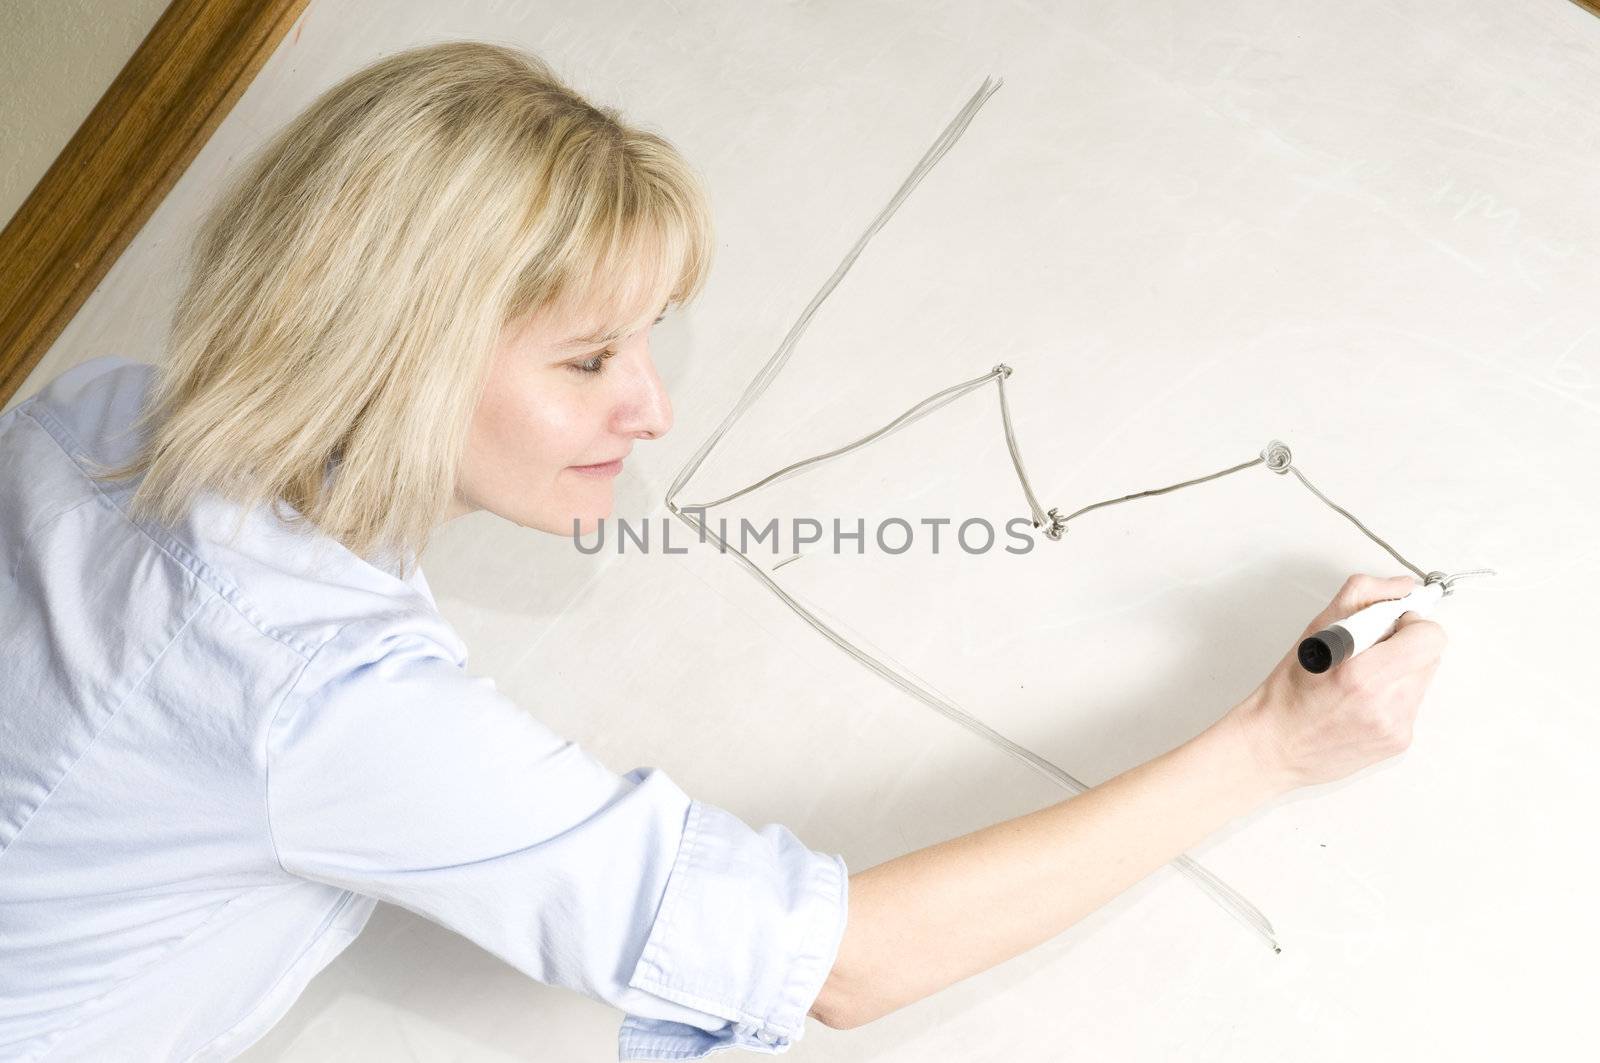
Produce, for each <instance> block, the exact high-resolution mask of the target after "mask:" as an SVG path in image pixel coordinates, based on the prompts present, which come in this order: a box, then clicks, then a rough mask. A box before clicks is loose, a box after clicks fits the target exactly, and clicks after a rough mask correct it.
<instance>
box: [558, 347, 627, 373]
mask: <svg viewBox="0 0 1600 1063" xmlns="http://www.w3.org/2000/svg"><path fill="white" fill-rule="evenodd" d="M616 353H617V352H616V351H613V350H611V349H610V348H607V349H606V350H603V351H601V352H600V353H599V354H597V355H595V356H594V357H593V358H585V359H584V360H583V361H581V362H569V363H567V368H568V369H575V370H577V371H578V372H580V373H598V372H601V371H602V370H604V369H605V361H606V359H607V358H610V357H612V356H613V355H615V354H616Z"/></svg>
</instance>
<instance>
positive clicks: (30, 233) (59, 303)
mask: <svg viewBox="0 0 1600 1063" xmlns="http://www.w3.org/2000/svg"><path fill="white" fill-rule="evenodd" d="M307 2H308V0H172V2H171V3H170V4H168V5H167V9H166V11H165V12H164V13H163V14H162V16H161V18H160V19H158V20H157V21H156V24H155V26H154V27H152V28H151V30H150V33H149V34H148V35H147V36H146V37H145V39H144V41H143V43H141V44H140V45H139V49H138V51H136V52H134V54H133V57H132V58H131V59H129V60H128V64H127V65H126V66H124V67H123V68H122V71H121V73H119V74H118V75H117V78H116V80H115V81H113V82H112V83H111V87H110V88H108V89H106V92H105V95H103V96H101V97H100V102H99V103H97V104H95V107H94V110H93V111H91V112H90V113H89V117H88V118H86V119H84V122H83V124H82V125H81V126H79V127H78V131H77V132H76V133H75V134H73V137H72V140H70V141H69V142H68V143H67V146H66V148H65V149H63V150H62V152H61V154H60V155H59V156H57V157H56V160H55V162H54V163H52V164H51V166H50V169H49V170H47V171H46V172H45V175H44V177H43V178H42V179H40V181H39V183H38V185H37V186H35V187H34V189H33V192H32V193H31V194H30V195H29V196H28V198H27V199H26V200H25V201H24V202H23V204H22V206H21V208H20V209H18V211H17V213H16V215H15V216H14V217H13V218H12V219H11V221H10V223H9V224H8V225H6V227H5V229H4V231H0V405H3V404H4V403H5V402H6V401H8V400H9V399H10V398H11V396H12V395H13V394H14V393H15V392H16V390H17V388H19V387H21V386H22V382H23V381H24V380H25V379H27V376H28V374H29V373H30V372H32V371H33V367H34V366H35V365H37V364H38V363H39V359H40V358H42V357H43V356H44V353H45V351H47V350H49V348H50V345H51V344H52V343H54V342H55V340H56V337H58V336H59V335H61V330H62V329H64V328H66V326H67V322H69V321H71V320H72V317H73V315H74V314H76V313H77V312H78V309H79V308H80V307H81V306H82V305H83V302H84V300H85V299H87V298H88V297H89V293H90V292H92V291H93V290H94V287H95V285H97V284H99V283H100V281H101V279H102V278H104V277H105V275H106V271H107V270H109V269H110V268H111V265H112V263H114V262H115V261H116V260H117V256H119V255H120V254H122V251H123V249H124V248H126V247H127V246H128V242H129V241H130V240H132V239H133V236H134V234H135V233H137V232H138V231H139V229H140V228H141V227H143V225H144V223H145V222H146V221H147V220H149V218H150V215H151V214H152V213H154V212H155V209H156V207H157V206H158V205H159V204H160V203H161V200H162V199H163V198H164V197H165V196H166V194H167V193H168V192H169V191H170V190H171V188H172V186H173V184H174V183H176V181H177V180H178V177H179V176H180V175H181V174H182V173H183V171H184V170H185V169H186V168H187V167H188V166H189V163H190V162H192V161H193V160H194V157H195V155H196V154H198V153H199V151H200V148H201V147H202V146H203V145H204V144H205V142H206V141H207V140H208V139H209V138H210V137H211V134H212V132H213V131H214V130H215V129H216V127H217V125H218V124H219V123H220V122H221V121H222V119H223V118H224V117H225V116H226V115H227V113H228V112H229V111H230V110H231V109H232V108H233V105H234V103H235V101H237V100H238V98H239V96H240V94H242V93H243V92H244V90H245V88H246V86H248V85H249V84H250V82H251V81H252V80H253V79H254V78H255V76H256V73H257V72H258V71H259V70H260V69H261V65H262V64H263V63H265V62H266V60H267V57H268V56H270V55H271V54H272V53H273V51H274V50H275V49H276V48H277V46H278V42H279V41H281V40H282V39H283V35H284V34H285V33H287V32H288V30H289V27H290V26H292V25H294V23H295V20H296V19H298V18H299V17H300V13H301V11H302V10H303V9H304V8H305V6H306V3H307Z"/></svg>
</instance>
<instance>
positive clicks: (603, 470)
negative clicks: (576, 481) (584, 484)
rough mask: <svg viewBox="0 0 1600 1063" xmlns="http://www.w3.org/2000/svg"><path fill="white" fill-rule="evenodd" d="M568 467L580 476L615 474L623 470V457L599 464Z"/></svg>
mask: <svg viewBox="0 0 1600 1063" xmlns="http://www.w3.org/2000/svg"><path fill="white" fill-rule="evenodd" d="M568 467H569V468H570V469H571V470H572V471H573V472H575V473H577V474H578V475H579V476H599V477H606V476H615V475H617V474H618V473H619V472H621V471H622V459H621V458H618V459H617V460H616V461H607V462H603V463H601V464H599V465H572V466H568Z"/></svg>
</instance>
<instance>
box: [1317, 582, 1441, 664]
mask: <svg viewBox="0 0 1600 1063" xmlns="http://www.w3.org/2000/svg"><path fill="white" fill-rule="evenodd" d="M1430 576H1431V574H1430ZM1444 595H1445V583H1444V580H1443V579H1432V578H1430V579H1429V580H1428V581H1427V582H1425V583H1423V585H1422V586H1420V587H1418V588H1417V589H1416V590H1414V591H1412V592H1411V593H1410V594H1408V595H1406V596H1405V597H1404V598H1390V599H1387V600H1385V601H1381V602H1374V603H1373V604H1371V605H1369V606H1367V607H1366V608H1365V609H1361V610H1358V611H1357V612H1355V613H1352V614H1351V615H1350V616H1347V617H1345V618H1344V619H1343V620H1340V621H1338V622H1337V623H1334V624H1331V625H1329V626H1328V627H1325V628H1323V629H1322V630H1321V631H1319V632H1317V633H1316V634H1315V635H1312V636H1311V637H1309V638H1307V639H1305V640H1304V641H1302V642H1301V643H1300V651H1299V657H1300V664H1301V666H1302V667H1304V668H1305V670H1306V671H1308V672H1326V671H1327V670H1328V669H1330V668H1332V667H1333V666H1334V665H1336V664H1338V663H1339V662H1340V661H1344V660H1348V659H1349V658H1351V657H1354V656H1355V655H1356V654H1358V653H1360V652H1361V651H1362V650H1364V649H1366V648H1367V647H1368V646H1371V645H1372V644H1373V643H1375V642H1377V641H1378V640H1379V639H1383V638H1387V637H1388V636H1389V635H1390V634H1392V633H1393V631H1394V622H1395V621H1396V620H1398V619H1400V614H1402V613H1405V612H1412V613H1416V614H1417V615H1418V616H1427V615H1428V613H1429V612H1430V611H1432V609H1433V607H1434V606H1435V605H1437V604H1438V603H1439V600H1440V599H1441V598H1443V597H1444Z"/></svg>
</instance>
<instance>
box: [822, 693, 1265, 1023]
mask: <svg viewBox="0 0 1600 1063" xmlns="http://www.w3.org/2000/svg"><path fill="white" fill-rule="evenodd" d="M1250 742H1251V738H1250V736H1249V735H1247V734H1246V733H1245V729H1244V727H1243V725H1242V723H1241V719H1240V713H1239V712H1231V713H1229V714H1228V715H1226V716H1224V717H1223V718H1222V719H1220V720H1218V721H1217V722H1216V723H1215V724H1213V725H1212V726H1211V727H1208V728H1207V729H1206V730H1205V731H1203V732H1201V733H1200V734H1199V735H1196V736H1195V737H1194V738H1192V739H1190V740H1189V741H1187V742H1185V743H1184V744H1182V745H1180V746H1178V747H1177V748H1175V749H1172V750H1170V751H1168V752H1166V753H1163V754H1162V755H1160V756H1158V757H1156V758H1155V759H1153V760H1150V761H1148V762H1146V763H1144V764H1140V765H1139V766H1138V767H1135V768H1131V769H1129V770H1128V771H1125V772H1123V773H1122V774H1121V775H1118V776H1116V777H1115V778H1113V779H1110V780H1109V781H1107V782H1104V783H1102V784H1100V785H1099V786H1096V787H1093V788H1092V789H1090V790H1087V791H1085V792H1084V793H1082V794H1079V795H1078V796H1076V797H1072V798H1069V799H1067V800H1065V801H1062V802H1060V803H1058V804H1054V805H1051V806H1049V807H1046V808H1042V809H1040V810H1039V811H1037V812H1031V813H1028V814H1027V815H1023V816H1019V817H1017V818H1016V819H1011V820H1007V821H1005V822H1003V823H997V824H995V825H993V826H990V827H985V828H983V829H982V830H978V831H974V832H973V833H971V834H967V835H963V836H962V837H959V838H953V839H951V840H949V841H946V842H941V843H940V844H938V845H933V846H930V847H928V848H926V849H919V850H917V851H916V852H912V853H907V854H906V855H904V856H900V857H896V858H895V859H893V860H890V861H888V862H886V863H883V864H879V865H877V866H876V867H871V868H868V869H866V870H864V871H861V872H858V873H857V874H854V875H852V876H850V903H849V911H848V914H847V918H846V925H845V931H844V938H843V940H842V941H841V942H840V946H839V954H838V957H837V959H836V961H835V964H834V967H833V971H832V973H831V974H830V975H829V976H828V980H827V982H826V983H825V984H824V986H823V988H822V992H821V993H820V994H819V995H818V997H817V1000H816V1003H815V1004H814V1005H813V1007H812V1011H811V1014H812V1015H814V1016H815V1017H816V1018H817V1019H819V1020H820V1021H822V1022H824V1023H826V1024H827V1025H829V1026H833V1027H837V1028H839V1029H848V1028H850V1027H855V1026H860V1025H862V1024H863V1023H867V1022H871V1021H872V1020H873V1019H876V1018H878V1017H879V1016H882V1015H885V1014H887V1013H889V1012H891V1011H894V1010H895V1009H897V1008H900V1007H903V1006H904V1005H906V1004H909V1003H911V1002H912V1001H914V1000H920V999H921V998H923V997H925V996H928V995H929V994H930V993H934V992H937V991H938V990H940V989H943V988H944V987H945V986H948V985H950V984H952V983H954V982H958V981H960V980H962V979H963V978H967V977H969V976H971V975H974V974H977V973H978V972H980V971H984V970H987V969H988V968H990V967H993V966H994V965H995V964H997V963H1000V962H1001V961H1003V960H1007V959H1009V958H1011V957H1012V956H1016V955H1018V954H1020V953H1022V952H1025V951H1027V950H1028V949H1030V948H1032V947H1033V946H1035V945H1037V944H1039V943H1040V942H1043V941H1046V940H1048V939H1050V938H1052V937H1054V936H1055V935H1056V934H1059V933H1060V932H1061V931H1063V930H1065V929H1066V928H1067V927H1069V926H1071V925H1072V924H1073V923H1075V922H1077V921H1078V920H1079V919H1081V918H1083V917H1084V916H1085V915H1087V914H1089V913H1090V912H1092V911H1094V910H1095V909H1096V908H1098V907H1100V906H1101V905H1103V904H1105V903H1106V902H1107V901H1109V900H1110V899H1111V898H1113V897H1115V896H1116V895H1117V894H1119V893H1121V892H1122V891H1123V890H1125V889H1127V888H1128V887H1129V886H1131V885H1133V884H1134V883H1136V882H1138V881H1139V880H1140V879H1142V878H1144V877H1145V876H1146V875H1148V874H1149V873H1150V872H1152V871H1154V870H1155V869H1156V868H1159V867H1161V866H1162V865H1163V864H1165V863H1167V862H1168V861H1170V860H1172V859H1174V858H1176V857H1177V856H1179V855H1181V854H1182V853H1183V852H1184V851H1185V850H1186V849H1188V848H1190V847H1191V846H1193V845H1194V844H1195V843H1197V842H1199V841H1201V840H1202V839H1203V838H1205V837H1206V836H1207V835H1209V834H1211V833H1212V832H1213V831H1215V830H1217V829H1218V828H1219V827H1221V826H1223V825H1224V824H1226V823H1227V822H1229V821H1230V820H1232V819H1234V818H1235V817H1237V816H1239V815H1242V814H1244V813H1246V812H1249V811H1251V810H1252V809H1254V808H1256V807H1257V806H1259V805H1260V804H1262V803H1263V802H1264V801H1266V800H1268V799H1270V798H1272V797H1274V796H1277V795H1278V794H1280V793H1283V792H1285V791H1287V790H1288V789H1291V788H1292V786H1291V785H1290V784H1289V783H1288V782H1287V781H1286V780H1284V779H1282V778H1280V777H1279V776H1278V775H1276V774H1274V773H1272V772H1270V771H1268V770H1267V769H1266V767H1265V765H1266V764H1267V763H1268V762H1267V761H1266V760H1264V759H1262V758H1258V757H1257V756H1256V755H1255V754H1254V752H1253V750H1252V748H1251V744H1250Z"/></svg>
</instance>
